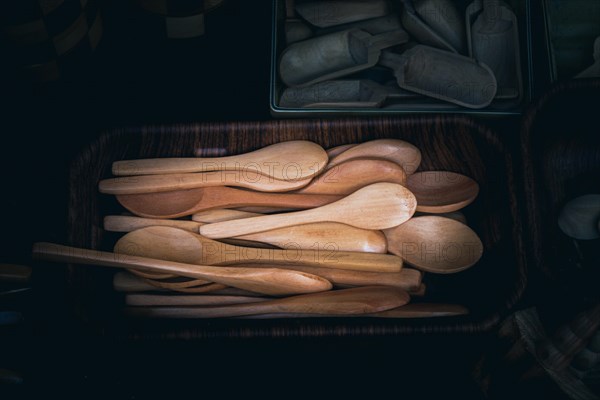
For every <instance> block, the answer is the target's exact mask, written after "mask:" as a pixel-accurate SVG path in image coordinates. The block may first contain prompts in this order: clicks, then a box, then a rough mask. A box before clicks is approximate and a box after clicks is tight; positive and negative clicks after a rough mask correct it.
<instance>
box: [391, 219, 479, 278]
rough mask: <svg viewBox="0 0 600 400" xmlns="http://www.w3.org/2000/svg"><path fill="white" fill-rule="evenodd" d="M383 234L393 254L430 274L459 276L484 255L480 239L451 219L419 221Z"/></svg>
mask: <svg viewBox="0 0 600 400" xmlns="http://www.w3.org/2000/svg"><path fill="white" fill-rule="evenodd" d="M383 233H384V234H385V236H386V237H387V241H388V251H389V252H390V253H393V254H396V255H398V256H400V257H402V258H403V259H404V261H405V262H406V263H407V264H410V265H412V266H414V267H416V268H418V269H421V270H423V271H427V272H433V273H438V274H450V273H454V272H459V271H462V270H465V269H467V268H469V267H471V266H473V265H474V264H475V263H477V261H479V259H480V258H481V255H482V254H483V244H482V243H481V240H480V239H479V236H477V234H476V233H475V232H473V230H472V229H471V228H469V227H468V226H467V225H465V224H463V223H461V222H458V221H455V220H453V219H450V218H444V217H438V216H424V217H416V218H412V219H410V220H409V221H407V222H405V223H404V224H402V225H399V226H397V227H395V228H392V229H386V230H384V231H383Z"/></svg>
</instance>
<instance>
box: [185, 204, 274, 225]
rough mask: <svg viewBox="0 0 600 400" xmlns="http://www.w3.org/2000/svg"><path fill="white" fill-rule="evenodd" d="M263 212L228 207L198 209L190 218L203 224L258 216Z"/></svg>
mask: <svg viewBox="0 0 600 400" xmlns="http://www.w3.org/2000/svg"><path fill="white" fill-rule="evenodd" d="M261 215H263V214H260V213H256V212H249V211H241V210H232V209H229V208H213V209H211V210H206V211H200V212H198V213H195V214H194V215H192V220H193V221H196V222H201V223H203V224H212V223H213V222H223V221H231V220H234V219H241V218H250V217H260V216H261Z"/></svg>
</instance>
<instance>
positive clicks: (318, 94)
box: [279, 79, 418, 108]
mask: <svg viewBox="0 0 600 400" xmlns="http://www.w3.org/2000/svg"><path fill="white" fill-rule="evenodd" d="M415 96H418V95H415V94H414V93H411V92H408V91H405V90H402V89H400V88H394V87H391V86H385V85H381V84H379V83H376V82H373V81H370V80H368V79H349V80H333V81H326V82H320V83H316V84H314V85H311V86H306V87H299V88H287V89H285V90H284V91H283V94H282V95H281V100H280V102H279V105H280V106H281V107H290V108H296V107H303V108H327V107H336V108H356V107H380V106H381V105H382V104H383V103H384V102H385V101H386V100H387V99H402V98H413V97H415Z"/></svg>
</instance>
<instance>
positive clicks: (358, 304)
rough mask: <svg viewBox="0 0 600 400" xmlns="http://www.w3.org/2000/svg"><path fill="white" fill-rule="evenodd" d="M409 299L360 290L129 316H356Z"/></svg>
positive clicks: (136, 310) (139, 310) (384, 290)
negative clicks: (286, 314)
mask: <svg viewBox="0 0 600 400" xmlns="http://www.w3.org/2000/svg"><path fill="white" fill-rule="evenodd" d="M409 301H410V295H409V294H408V293H407V292H406V291H404V290H402V289H398V288H392V287H386V286H366V287H361V288H352V289H342V290H334V291H328V292H323V293H311V294H305V295H299V296H292V297H287V298H283V299H274V300H267V301H262V302H255V303H245V304H232V305H227V306H216V307H130V308H128V309H127V311H128V312H129V313H130V315H135V316H139V317H151V318H152V317H153V318H224V317H237V316H244V315H254V314H265V313H286V312H292V313H307V314H315V315H319V314H329V315H330V314H338V315H356V314H365V313H373V312H379V311H384V310H389V309H391V308H395V307H400V306H402V305H404V304H406V303H408V302H409Z"/></svg>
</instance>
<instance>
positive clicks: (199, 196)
mask: <svg viewBox="0 0 600 400" xmlns="http://www.w3.org/2000/svg"><path fill="white" fill-rule="evenodd" d="M340 197H341V196H336V195H326V194H292V193H262V192H254V191H250V190H241V189H234V188H230V187H219V186H213V187H206V188H200V189H187V190H174V191H172V192H162V193H144V194H124V195H117V200H118V201H119V203H121V205H122V206H123V207H125V208H126V209H127V210H129V211H130V212H132V213H133V214H136V215H139V216H141V217H148V218H179V217H185V216H187V215H192V214H194V213H197V212H199V211H202V210H208V209H211V208H234V207H244V206H267V207H283V208H292V209H304V208H313V207H319V206H322V205H324V204H329V203H331V202H334V201H336V200H339V199H340Z"/></svg>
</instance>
